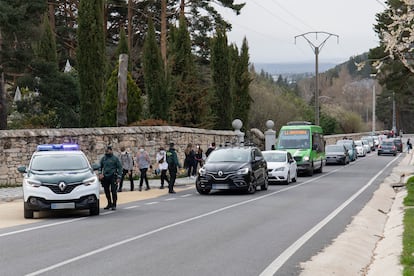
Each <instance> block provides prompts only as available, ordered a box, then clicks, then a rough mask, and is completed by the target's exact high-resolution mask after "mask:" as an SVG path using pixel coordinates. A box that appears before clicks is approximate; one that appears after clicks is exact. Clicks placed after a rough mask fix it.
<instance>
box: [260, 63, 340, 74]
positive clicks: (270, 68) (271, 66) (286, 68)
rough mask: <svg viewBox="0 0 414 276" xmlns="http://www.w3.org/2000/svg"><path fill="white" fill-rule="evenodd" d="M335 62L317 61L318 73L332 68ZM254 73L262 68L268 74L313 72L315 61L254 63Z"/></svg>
mask: <svg viewBox="0 0 414 276" xmlns="http://www.w3.org/2000/svg"><path fill="white" fill-rule="evenodd" d="M336 65H338V64H335V63H319V68H318V69H319V73H323V72H325V71H327V70H329V69H331V68H334V67H335V66H336ZM254 68H255V71H256V73H260V72H261V71H262V70H263V71H264V72H266V73H269V74H270V75H296V74H304V73H310V74H314V73H315V63H254Z"/></svg>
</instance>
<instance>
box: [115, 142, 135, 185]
mask: <svg viewBox="0 0 414 276" xmlns="http://www.w3.org/2000/svg"><path fill="white" fill-rule="evenodd" d="M119 159H120V160H121V164H122V176H121V182H120V183H119V188H118V192H122V184H123V183H124V178H125V175H127V174H128V178H129V182H130V183H131V191H133V190H134V179H133V177H132V170H133V169H134V160H133V159H132V156H131V155H130V154H129V153H128V152H127V151H126V150H125V147H121V154H120V156H119Z"/></svg>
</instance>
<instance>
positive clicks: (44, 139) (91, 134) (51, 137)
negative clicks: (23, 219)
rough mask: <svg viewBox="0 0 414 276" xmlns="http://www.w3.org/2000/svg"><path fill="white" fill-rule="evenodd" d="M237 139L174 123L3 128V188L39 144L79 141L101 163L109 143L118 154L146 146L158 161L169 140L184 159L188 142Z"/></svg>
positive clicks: (16, 178)
mask: <svg viewBox="0 0 414 276" xmlns="http://www.w3.org/2000/svg"><path fill="white" fill-rule="evenodd" d="M235 141H237V140H236V137H235V134H234V132H233V131H216V130H205V129H196V128H184V127H171V126H152V127H114V128H109V127H108V128H73V129H25V130H0V150H1V151H2V154H1V156H0V164H1V165H0V187H1V186H7V185H18V184H20V183H21V180H22V175H21V174H20V173H19V172H17V167H19V166H22V165H24V166H27V165H28V164H29V162H30V157H31V155H32V153H33V152H34V151H35V150H36V146H37V145H39V144H59V143H78V144H79V145H80V147H81V149H82V151H83V152H85V154H86V155H87V156H88V159H89V161H90V162H91V163H97V162H99V160H100V157H101V156H102V155H103V154H104V151H105V147H106V146H107V145H108V144H111V145H112V146H113V149H114V153H115V154H118V153H119V151H120V150H119V149H120V147H121V146H125V148H127V150H128V151H129V152H132V153H134V154H135V153H136V152H137V151H138V148H139V147H140V146H144V148H145V149H146V150H147V151H148V153H149V155H150V157H151V158H152V160H155V156H156V153H157V151H158V149H159V147H160V146H164V147H166V148H168V145H169V143H170V142H174V143H175V148H176V150H177V153H178V157H179V160H180V162H183V160H184V149H185V147H186V146H187V144H188V143H193V144H200V146H201V148H202V149H203V150H204V151H206V150H207V148H208V146H209V145H210V144H211V143H212V142H215V143H216V145H220V144H224V143H225V142H232V143H233V142H235ZM153 162H154V163H155V161H153Z"/></svg>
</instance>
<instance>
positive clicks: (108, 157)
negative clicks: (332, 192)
mask: <svg viewBox="0 0 414 276" xmlns="http://www.w3.org/2000/svg"><path fill="white" fill-rule="evenodd" d="M121 176H122V165H121V162H120V161H119V159H118V157H116V156H115V155H114V154H113V152H112V147H111V146H107V147H106V151H105V155H104V156H103V157H102V158H101V161H100V171H99V179H100V180H101V183H102V186H103V188H104V191H105V196H106V199H107V200H108V205H106V207H105V208H104V209H105V210H108V209H112V210H116V200H117V194H116V193H117V188H118V184H119V182H120V181H121ZM111 195H112V198H111Z"/></svg>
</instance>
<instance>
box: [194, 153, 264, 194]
mask: <svg viewBox="0 0 414 276" xmlns="http://www.w3.org/2000/svg"><path fill="white" fill-rule="evenodd" d="M257 186H260V187H261V190H267V187H268V176H267V163H266V161H265V159H264V157H263V155H262V152H261V151H260V149H259V148H257V147H254V146H247V147H223V148H219V149H216V150H214V151H213V152H212V153H211V154H210V155H209V156H208V158H207V160H206V163H205V164H204V166H203V167H202V168H201V169H200V170H199V172H198V176H197V180H196V189H197V191H198V192H199V193H200V194H203V195H205V194H208V193H210V191H211V190H240V191H245V192H247V193H249V194H253V193H255V192H256V188H257Z"/></svg>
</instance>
